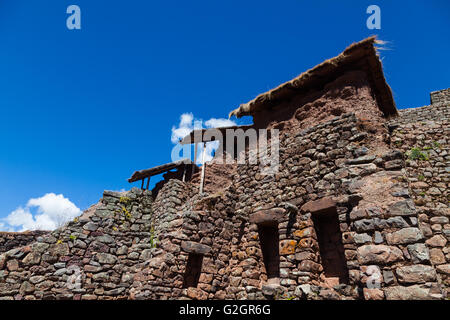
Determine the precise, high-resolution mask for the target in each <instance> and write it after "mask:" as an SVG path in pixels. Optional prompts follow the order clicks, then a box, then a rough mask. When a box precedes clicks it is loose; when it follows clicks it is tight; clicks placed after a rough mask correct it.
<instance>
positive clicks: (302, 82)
mask: <svg viewBox="0 0 450 320" xmlns="http://www.w3.org/2000/svg"><path fill="white" fill-rule="evenodd" d="M375 44H382V42H381V41H378V40H376V37H375V36H372V37H370V38H367V39H364V40H362V41H360V42H357V43H353V44H352V45H350V46H349V47H348V48H347V49H345V50H344V51H343V52H342V53H341V54H339V55H338V56H336V57H334V58H331V59H328V60H326V61H324V62H322V63H321V64H319V65H317V66H315V67H314V68H312V69H310V70H308V71H306V72H303V73H302V74H300V75H299V76H298V77H296V78H294V79H292V80H290V81H288V82H285V83H283V84H281V85H280V86H278V87H276V88H275V89H272V90H270V91H268V92H266V93H262V94H260V95H258V96H257V97H256V98H255V99H253V100H251V101H250V102H247V103H245V104H241V106H240V107H239V108H237V109H235V110H233V111H231V112H230V114H229V117H231V116H236V117H238V118H240V117H242V116H246V115H253V114H255V113H256V112H258V111H260V110H262V109H265V108H269V107H273V106H274V105H275V104H276V103H277V102H279V101H281V100H285V99H289V98H291V97H292V96H294V95H298V94H302V93H307V92H308V91H310V90H312V89H317V88H318V89H320V88H322V87H323V86H324V85H325V84H327V83H329V82H331V81H333V80H334V79H336V78H337V77H339V76H340V75H342V74H343V73H345V72H347V71H349V70H363V71H365V72H366V74H367V78H368V79H369V82H370V85H371V87H372V90H373V92H374V93H375V97H376V99H377V102H378V105H379V107H380V109H381V111H383V113H384V115H385V116H390V115H396V114H397V108H396V107H395V102H394V99H393V97H392V91H391V88H390V87H389V85H388V84H387V83H386V80H385V78H384V74H383V66H382V65H381V61H380V59H379V57H378V55H377V51H376V48H375V47H374V45H375Z"/></svg>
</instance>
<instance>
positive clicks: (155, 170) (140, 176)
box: [128, 158, 194, 183]
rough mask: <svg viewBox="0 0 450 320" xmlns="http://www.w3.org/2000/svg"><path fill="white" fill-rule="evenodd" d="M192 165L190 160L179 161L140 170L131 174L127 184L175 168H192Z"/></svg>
mask: <svg viewBox="0 0 450 320" xmlns="http://www.w3.org/2000/svg"><path fill="white" fill-rule="evenodd" d="M193 165H194V163H193V162H192V161H191V160H190V159H187V158H186V159H181V160H178V161H174V162H171V163H166V164H163V165H160V166H157V167H153V168H151V169H145V170H141V171H136V172H134V173H133V175H132V176H131V178H130V179H128V182H130V183H131V182H135V181H139V180H142V179H145V178H148V177H151V176H155V175H157V174H160V173H163V172H166V171H169V170H172V169H175V168H179V167H183V166H193Z"/></svg>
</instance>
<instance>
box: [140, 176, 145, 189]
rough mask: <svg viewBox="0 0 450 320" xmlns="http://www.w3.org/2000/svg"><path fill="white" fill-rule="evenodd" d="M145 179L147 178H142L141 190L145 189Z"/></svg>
mask: <svg viewBox="0 0 450 320" xmlns="http://www.w3.org/2000/svg"><path fill="white" fill-rule="evenodd" d="M144 180H145V178H142V183H141V190H144Z"/></svg>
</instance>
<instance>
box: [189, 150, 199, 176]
mask: <svg viewBox="0 0 450 320" xmlns="http://www.w3.org/2000/svg"><path fill="white" fill-rule="evenodd" d="M197 147H198V142H196V143H195V144H194V165H193V166H192V172H191V179H192V176H193V175H194V169H195V166H196V164H197Z"/></svg>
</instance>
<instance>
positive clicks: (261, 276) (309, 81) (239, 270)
mask: <svg viewBox="0 0 450 320" xmlns="http://www.w3.org/2000/svg"><path fill="white" fill-rule="evenodd" d="M376 43H377V42H376V39H375V38H374V37H371V38H368V39H365V40H363V41H361V42H358V43H355V44H352V45H351V46H350V47H348V48H347V49H345V51H343V52H342V53H341V54H340V55H338V56H337V57H335V58H332V59H330V60H327V61H325V62H323V63H321V64H320V65H318V66H316V67H314V68H312V69H311V70H308V71H306V72H304V73H302V74H301V75H300V76H298V77H297V78H295V79H293V80H291V81H289V82H286V83H284V84H282V85H280V86H279V87H277V88H275V89H273V90H270V91H269V92H267V93H264V94H261V95H259V96H257V97H256V98H255V99H254V100H252V101H250V102H248V103H246V104H243V105H241V106H240V107H239V108H237V109H236V110H234V111H232V112H231V115H232V116H236V117H242V116H244V115H250V116H253V120H254V123H253V125H252V126H251V127H253V128H256V129H265V128H268V129H271V128H276V129H278V130H280V139H279V162H280V166H279V170H278V172H277V173H276V174H275V175H262V174H261V173H260V170H259V167H258V165H250V164H235V165H233V164H230V165H220V164H217V163H215V161H214V160H213V161H211V162H210V163H207V164H206V165H205V166H202V170H200V169H199V168H198V167H197V166H196V165H195V164H194V163H195V162H194V163H192V162H183V161H181V162H175V163H171V164H167V165H163V166H159V167H156V168H152V169H148V170H142V171H138V172H135V174H133V176H132V178H130V181H131V182H133V181H140V180H142V184H141V188H138V187H133V188H132V189H131V190H130V191H127V192H122V193H119V192H112V191H105V192H104V194H103V198H102V199H101V200H100V202H99V203H97V204H95V205H93V206H92V207H90V208H89V209H88V210H86V211H85V212H84V213H83V214H82V215H81V216H80V217H78V218H76V219H75V220H73V221H71V222H69V223H67V224H66V225H65V226H64V227H62V228H59V229H57V230H55V231H52V232H26V233H1V234H0V299H9V300H13V299H15V300H21V299H25V300H33V299H75V300H80V299H81V300H97V299H99V300H100V299H104V300H106V299H107V300H110V299H308V300H310V299H312V300H318V299H366V300H372V299H375V300H381V299H388V300H395V299H446V298H447V297H448V294H449V284H450V245H449V240H450V222H449V217H450V210H449V205H448V204H449V192H448V190H449V188H448V184H449V171H450V170H449V169H450V165H449V160H450V155H449V153H448V152H449V145H448V142H449V138H448V137H449V136H450V134H449V115H450V108H449V106H450V89H446V90H442V91H437V92H432V93H431V104H430V105H429V106H424V107H420V108H414V109H404V110H397V109H396V106H395V103H394V100H393V96H392V93H391V90H390V88H389V86H388V85H387V84H386V81H385V78H384V75H383V70H382V65H381V62H380V60H379V58H378V55H377V52H376V48H375V44H376ZM205 141H207V140H205V139H204V140H200V141H194V142H196V143H198V142H199V143H202V142H205ZM203 168H204V169H203ZM174 169H175V171H173V170H174ZM171 170H172V171H171ZM162 172H166V173H165V175H164V179H163V180H162V181H161V182H159V183H158V184H157V186H156V187H155V188H154V189H153V190H148V181H149V180H147V184H144V180H145V179H150V176H152V175H155V174H158V173H162ZM200 182H201V183H200ZM199 188H204V189H203V190H202V192H199V191H200V190H199Z"/></svg>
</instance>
